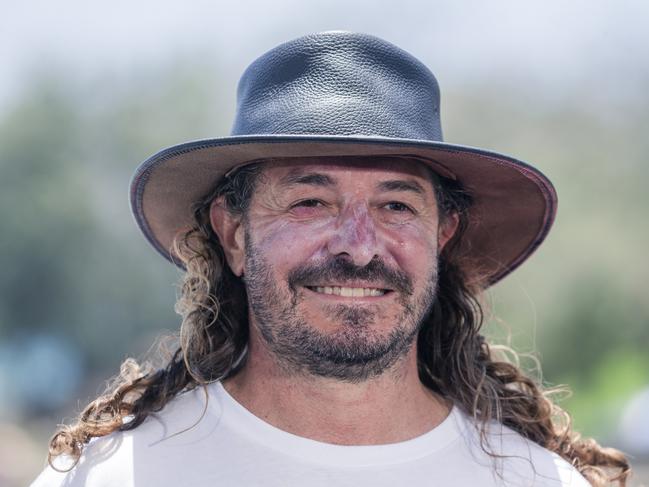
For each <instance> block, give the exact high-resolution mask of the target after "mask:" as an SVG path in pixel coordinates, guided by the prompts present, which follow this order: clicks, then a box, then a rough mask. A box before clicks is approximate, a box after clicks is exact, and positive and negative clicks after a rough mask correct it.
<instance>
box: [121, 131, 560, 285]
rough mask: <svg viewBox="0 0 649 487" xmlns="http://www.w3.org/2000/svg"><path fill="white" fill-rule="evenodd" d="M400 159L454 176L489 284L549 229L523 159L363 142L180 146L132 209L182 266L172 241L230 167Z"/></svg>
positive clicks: (553, 203)
mask: <svg viewBox="0 0 649 487" xmlns="http://www.w3.org/2000/svg"><path fill="white" fill-rule="evenodd" d="M397 155H398V156H411V157H418V158H422V159H425V160H428V161H430V163H429V164H430V166H431V167H432V169H433V170H434V171H436V172H438V173H440V174H442V175H443V176H446V177H454V178H455V179H457V180H458V181H459V182H461V184H462V186H463V187H464V188H465V189H467V190H468V191H469V192H470V194H471V195H472V198H473V205H472V207H471V209H470V223H469V227H468V229H467V231H466V234H465V236H464V242H463V243H462V245H464V246H465V252H466V254H467V256H468V257H469V258H470V259H471V262H472V263H474V265H478V266H479V272H480V274H481V276H482V278H483V279H484V280H485V281H486V283H487V284H489V285H490V284H494V283H495V282H497V281H499V280H501V279H502V278H503V277H505V276H506V275H507V274H509V273H510V272H511V271H513V270H514V269H516V268H517V267H518V266H519V265H520V264H521V263H522V262H523V261H525V260H526V259H527V258H528V257H529V256H530V255H531V254H532V252H534V250H535V249H536V248H537V247H538V246H539V244H540V243H541V242H542V241H543V240H544V239H545V237H546V236H547V234H548V231H549V230H550V227H551V226H552V223H553V221H554V217H555V214H556V207H557V196H556V191H555V190H554V187H553V186H552V183H551V182H550V181H549V180H548V179H547V178H546V177H545V176H544V175H543V174H542V173H541V172H540V171H539V170H537V169H535V168H533V167H532V166H530V165H528V164H526V163H524V162H522V161H519V160H517V159H514V158H512V157H508V156H505V155H502V154H498V153H495V152H491V151H487V150H483V149H476V148H473V147H466V146H460V145H455V144H447V143H444V142H431V141H419V140H410V139H393V138H383V137H362V136H310V135H309V136H307V135H286V136H277V135H268V136H235V137H225V138H220V139H210V140H198V141H194V142H188V143H185V144H180V145H176V146H173V147H170V148H168V149H164V150H162V151H160V152H158V153H157V154H155V155H153V156H152V157H150V158H149V159H147V160H146V161H144V162H143V163H142V164H141V165H140V166H139V167H138V169H137V171H136V173H135V175H134V176H133V180H132V182H131V208H132V211H133V215H134V217H135V220H136V222H137V224H138V226H139V227H140V229H141V230H142V232H143V233H144V235H145V237H146V238H147V240H148V241H149V242H150V243H151V245H153V247H154V248H155V249H156V250H157V251H158V252H159V253H160V254H161V255H162V256H163V257H165V258H166V259H167V260H169V261H170V262H172V263H174V264H176V265H178V259H176V258H174V255H173V252H172V243H173V240H174V238H175V237H176V235H177V234H178V233H179V232H181V231H185V230H187V229H189V228H191V227H192V226H193V224H194V220H193V213H192V207H193V205H194V204H195V203H196V202H197V201H199V200H200V199H201V198H203V197H205V195H207V194H208V192H209V191H210V190H211V189H212V188H213V187H214V186H215V184H216V183H217V182H218V181H219V179H221V177H223V175H224V174H226V173H227V172H228V171H230V170H231V169H233V168H236V167H238V166H241V165H245V164H246V163H249V162H250V161H254V160H259V159H270V158H285V157H311V156H318V157H322V156H330V157H340V156H397Z"/></svg>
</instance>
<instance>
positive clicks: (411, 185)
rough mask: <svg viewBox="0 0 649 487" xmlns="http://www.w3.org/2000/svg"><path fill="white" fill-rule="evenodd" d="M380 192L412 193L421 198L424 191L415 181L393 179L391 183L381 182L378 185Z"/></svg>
mask: <svg viewBox="0 0 649 487" xmlns="http://www.w3.org/2000/svg"><path fill="white" fill-rule="evenodd" d="M378 188H379V189H380V190H381V191H410V192H412V193H415V194H418V195H420V196H423V195H424V194H425V193H426V191H425V190H424V188H423V187H422V186H421V184H419V183H418V182H417V181H412V180H408V181H404V180H403V179H395V180H391V181H383V182H381V183H380V184H379V185H378Z"/></svg>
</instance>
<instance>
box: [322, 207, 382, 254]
mask: <svg viewBox="0 0 649 487" xmlns="http://www.w3.org/2000/svg"><path fill="white" fill-rule="evenodd" d="M328 249H329V252H330V253H331V254H332V255H336V256H346V257H347V258H348V259H349V260H350V261H351V262H352V263H353V264H355V265H357V266H366V265H367V264H369V263H370V261H371V260H372V259H373V258H374V257H375V256H377V255H378V251H379V249H378V244H377V237H376V228H375V223H374V221H373V219H372V216H371V215H370V213H369V210H368V208H367V205H365V204H360V203H359V204H355V205H351V206H350V207H348V208H346V209H345V210H344V211H343V212H341V214H340V215H339V217H338V223H337V227H336V232H335V233H334V235H333V236H332V237H331V240H330V241H329V245H328Z"/></svg>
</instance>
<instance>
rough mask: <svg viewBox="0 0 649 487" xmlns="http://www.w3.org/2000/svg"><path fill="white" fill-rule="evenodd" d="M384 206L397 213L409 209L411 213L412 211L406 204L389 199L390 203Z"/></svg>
mask: <svg viewBox="0 0 649 487" xmlns="http://www.w3.org/2000/svg"><path fill="white" fill-rule="evenodd" d="M385 208H386V209H388V210H391V211H396V212H399V213H402V212H406V211H409V212H411V213H412V212H413V211H412V208H410V207H409V206H408V205H406V204H404V203H400V202H398V201H391V202H390V203H388V204H386V205H385Z"/></svg>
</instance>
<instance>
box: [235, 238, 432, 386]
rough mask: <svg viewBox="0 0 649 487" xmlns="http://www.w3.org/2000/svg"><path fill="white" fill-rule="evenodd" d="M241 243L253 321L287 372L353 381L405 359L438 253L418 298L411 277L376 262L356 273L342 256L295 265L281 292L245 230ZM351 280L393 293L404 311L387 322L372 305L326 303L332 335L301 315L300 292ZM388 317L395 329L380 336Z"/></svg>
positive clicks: (424, 310) (427, 300) (428, 301)
mask: <svg viewBox="0 0 649 487" xmlns="http://www.w3.org/2000/svg"><path fill="white" fill-rule="evenodd" d="M245 238H246V263H245V275H244V280H245V285H246V290H247V295H248V305H249V309H250V313H251V323H252V324H253V326H256V328H257V329H258V330H259V332H260V336H261V338H262V340H263V342H264V344H265V346H266V347H267V349H268V350H269V351H270V352H271V353H272V355H273V357H274V358H275V359H276V361H277V362H278V364H279V365H280V366H281V367H282V368H283V369H284V370H286V371H288V372H289V373H298V374H305V373H306V374H309V375H313V376H318V377H323V378H331V379H337V380H341V381H346V382H352V383H358V382H362V381H366V380H368V379H371V378H375V377H377V376H380V375H382V374H383V373H385V372H386V371H387V370H389V369H391V368H392V367H393V366H394V365H395V364H396V363H397V362H398V361H399V360H400V359H403V358H405V356H406V355H407V354H408V352H409V351H410V349H411V348H412V345H413V343H414V342H415V340H416V338H417V335H418V332H419V330H420V328H421V325H422V323H423V322H424V320H425V317H426V316H427V314H428V313H429V311H430V309H431V307H432V304H433V302H434V300H435V294H436V286H437V256H436V255H435V256H434V257H435V258H434V260H433V262H434V265H433V268H432V269H431V272H430V276H429V279H428V281H427V283H426V285H425V286H424V289H421V290H420V292H418V293H415V291H414V290H413V285H412V280H411V279H410V278H409V277H408V275H406V274H405V273H404V272H401V271H397V270H394V269H390V268H389V267H388V266H386V265H385V264H384V263H383V262H382V261H381V260H380V259H378V258H375V259H373V260H372V261H371V262H370V263H369V264H367V265H366V266H364V267H358V266H356V265H354V264H352V263H350V262H349V261H348V260H347V259H345V258H343V257H340V256H336V257H332V258H331V259H329V260H327V261H326V262H322V263H318V264H303V265H300V266H297V267H295V268H294V269H292V270H291V271H290V272H289V273H288V276H287V279H286V283H285V285H284V286H283V285H282V284H284V283H281V282H278V281H277V278H275V277H274V276H273V267H272V265H271V264H270V263H269V262H268V261H267V260H266V259H265V258H264V255H263V252H261V251H260V249H258V248H257V247H256V246H255V244H254V243H253V241H252V239H251V237H250V235H249V233H248V232H246V237H245ZM353 280H363V282H370V283H376V284H377V285H378V286H379V287H389V288H390V289H392V292H395V293H398V294H399V299H398V302H399V304H400V306H401V311H400V313H399V314H398V315H397V316H396V319H395V318H394V317H392V318H390V317H386V316H384V315H383V314H382V313H381V310H380V308H379V307H378V306H376V305H374V306H373V305H370V306H359V305H345V304H336V305H325V307H324V309H325V312H326V314H327V316H328V317H330V318H331V320H332V321H334V322H335V323H336V324H337V326H336V330H335V331H333V332H329V333H327V332H324V331H320V330H318V329H316V328H315V327H313V326H311V325H310V324H309V322H308V320H307V319H306V317H305V316H304V315H303V314H301V313H300V311H299V309H298V306H299V303H300V300H301V299H303V293H304V292H310V291H306V290H305V288H304V286H307V285H312V284H313V283H314V282H327V281H328V282H349V281H353ZM385 319H392V320H394V321H395V323H394V327H393V328H392V330H391V331H390V332H389V333H380V332H379V330H377V327H376V326H375V324H376V323H377V322H379V321H383V320H385Z"/></svg>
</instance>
